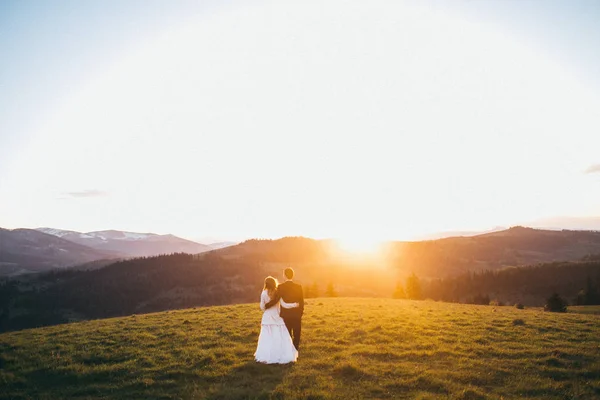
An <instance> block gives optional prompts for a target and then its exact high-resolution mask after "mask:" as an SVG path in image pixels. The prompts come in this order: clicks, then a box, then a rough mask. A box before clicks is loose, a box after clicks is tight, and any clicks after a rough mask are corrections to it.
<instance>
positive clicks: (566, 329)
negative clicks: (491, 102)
mask: <svg viewBox="0 0 600 400" xmlns="http://www.w3.org/2000/svg"><path fill="white" fill-rule="evenodd" d="M257 297H258V294H257ZM260 317H261V313H260V311H259V310H258V305H257V304H256V303H253V304H244V305H237V306H224V307H209V308H198V309H187V310H181V311H175V312H167V313H157V314H148V315H137V316H132V317H129V318H115V319H107V320H96V321H89V322H83V323H76V324H69V325H60V326H54V327H47V328H41V329H33V330H26V331H21V332H13V333H5V334H0V384H1V386H0V387H1V388H2V390H0V399H15V398H36V399H56V398H73V399H89V398H100V397H101V398H104V399H123V398H128V399H148V398H162V399H193V398H194V399H195V398H208V399H240V398H249V399H250V398H264V399H267V398H277V399H281V398H285V399H307V398H311V399H356V398H365V399H366V398H381V399H394V398H402V399H413V398H427V399H438V398H439V399H448V398H453V399H487V398H489V399H498V398H503V399H518V398H525V397H527V398H530V399H565V398H579V399H592V398H598V397H599V396H600V348H599V347H598V341H597V340H598V339H597V338H598V336H599V335H600V319H599V317H598V316H595V315H579V314H552V313H544V312H540V311H539V310H534V309H526V310H517V309H515V308H512V307H499V308H492V307H484V306H468V305H456V304H445V303H435V302H428V301H421V302H418V301H408V300H389V299H388V300H386V299H346V298H337V299H321V298H319V299H312V300H309V301H308V304H307V306H306V313H305V317H304V326H303V333H302V335H303V336H302V344H301V350H300V358H299V361H298V362H297V363H296V364H294V365H286V366H279V365H262V364H256V363H255V362H254V361H253V352H254V350H255V346H256V341H257V337H258V333H259V322H260Z"/></svg>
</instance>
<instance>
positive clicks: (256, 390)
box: [207, 360, 295, 400]
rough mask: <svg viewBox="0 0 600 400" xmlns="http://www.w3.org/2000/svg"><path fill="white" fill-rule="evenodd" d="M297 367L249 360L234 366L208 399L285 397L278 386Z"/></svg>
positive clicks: (291, 364)
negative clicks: (278, 389)
mask: <svg viewBox="0 0 600 400" xmlns="http://www.w3.org/2000/svg"><path fill="white" fill-rule="evenodd" d="M293 368H295V365H294V364H293V363H290V364H284V365H280V364H261V363H257V362H256V361H254V360H252V361H248V362H246V363H245V364H242V365H240V366H238V367H236V368H234V369H233V370H232V371H231V372H230V373H229V374H228V375H227V376H225V377H223V380H222V382H221V383H220V385H219V386H218V387H217V389H216V391H215V392H214V393H211V394H210V395H209V396H208V397H207V399H211V400H224V399H277V398H283V393H279V392H277V386H278V385H279V384H280V383H281V382H283V380H284V379H285V377H286V375H287V374H289V373H290V372H291V371H292V369H293Z"/></svg>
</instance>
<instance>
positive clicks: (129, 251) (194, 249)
mask: <svg viewBox="0 0 600 400" xmlns="http://www.w3.org/2000/svg"><path fill="white" fill-rule="evenodd" d="M37 230H38V231H40V232H44V233H48V234H51V235H54V236H58V237H60V238H62V239H66V240H69V241H71V242H74V243H78V244H82V245H85V246H88V247H92V248H94V249H99V250H109V251H114V252H119V253H123V254H126V255H128V256H131V257H144V256H154V255H158V254H169V253H190V254H196V253H203V252H205V251H210V250H213V248H212V247H211V246H207V245H205V244H201V243H196V242H193V241H191V240H187V239H182V238H180V237H177V236H174V235H157V234H155V233H138V232H126V231H117V230H107V231H95V232H85V233H84V232H76V231H67V230H61V229H55V228H38V229H37Z"/></svg>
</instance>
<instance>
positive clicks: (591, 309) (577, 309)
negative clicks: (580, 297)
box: [567, 306, 600, 315]
mask: <svg viewBox="0 0 600 400" xmlns="http://www.w3.org/2000/svg"><path fill="white" fill-rule="evenodd" d="M567 311H568V312H572V313H578V314H596V315H600V306H569V308H568V309H567Z"/></svg>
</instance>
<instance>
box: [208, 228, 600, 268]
mask: <svg viewBox="0 0 600 400" xmlns="http://www.w3.org/2000/svg"><path fill="white" fill-rule="evenodd" d="M332 246H333V247H335V242H334V241H332V240H313V239H308V238H302V237H290V238H283V239H279V240H248V241H246V242H244V243H241V244H239V245H237V246H232V247H228V248H226V249H222V250H216V251H215V252H213V254H218V255H219V256H221V257H224V258H227V259H244V260H249V261H250V260H251V261H253V262H274V263H290V264H305V263H312V264H320V265H330V264H332V263H334V264H335V263H339V262H340V260H339V259H337V258H336V257H335V252H333V253H332V252H331V248H332ZM593 254H600V232H595V231H568V230H562V231H552V230H542V229H532V228H525V227H513V228H510V229H507V230H503V231H497V232H493V233H488V234H482V235H478V236H469V237H462V236H461V237H451V238H445V239H437V240H426V241H419V242H391V243H386V244H384V245H383V246H382V257H380V258H378V259H367V260H364V262H363V265H364V266H375V265H378V266H382V265H383V266H385V267H392V268H395V269H396V270H398V271H399V272H400V273H403V274H408V273H411V272H415V273H416V274H418V275H419V276H422V277H427V278H440V277H447V276H458V275H461V274H462V273H464V272H469V271H483V270H497V269H502V268H506V267H514V266H525V265H534V264H539V263H549V262H555V261H577V260H581V259H582V258H583V257H586V256H589V255H593ZM370 264H371V265H370Z"/></svg>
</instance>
